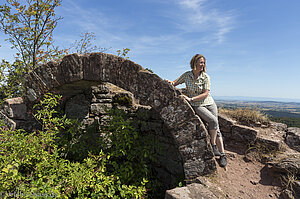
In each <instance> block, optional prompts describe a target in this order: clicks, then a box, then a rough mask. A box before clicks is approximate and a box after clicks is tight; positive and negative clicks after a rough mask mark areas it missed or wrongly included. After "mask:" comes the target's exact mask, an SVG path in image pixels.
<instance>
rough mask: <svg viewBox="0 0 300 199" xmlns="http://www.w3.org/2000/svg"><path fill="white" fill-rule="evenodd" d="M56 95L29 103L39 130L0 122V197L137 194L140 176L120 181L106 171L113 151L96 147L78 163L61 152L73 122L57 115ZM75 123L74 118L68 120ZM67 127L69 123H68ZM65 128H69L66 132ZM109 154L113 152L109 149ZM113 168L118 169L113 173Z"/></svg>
mask: <svg viewBox="0 0 300 199" xmlns="http://www.w3.org/2000/svg"><path fill="white" fill-rule="evenodd" d="M59 99H60V96H54V95H51V94H47V95H45V99H44V100H42V101H40V103H39V105H37V106H36V107H35V108H36V109H38V110H37V113H36V114H35V117H36V118H37V119H39V120H40V121H41V124H42V126H43V128H42V130H38V131H35V132H31V133H27V132H24V131H23V130H14V131H12V130H10V129H8V128H6V127H5V126H4V125H1V127H0V131H1V134H0V136H1V137H0V139H1V143H0V193H1V197H3V198H18V197H19V198H40V197H43V198H47V197H55V198H143V197H145V196H146V188H145V187H146V183H147V180H146V179H145V178H139V180H140V181H139V183H138V182H137V181H135V182H136V183H135V184H132V185H131V184H125V183H123V182H122V180H121V177H118V176H117V175H113V174H110V173H114V172H108V168H107V165H113V164H114V163H113V162H114V161H112V162H111V158H114V157H113V156H111V155H109V154H105V153H104V152H102V151H100V152H99V153H98V154H96V155H89V157H87V158H85V159H84V160H83V161H82V162H71V161H69V160H67V159H64V158H62V157H61V148H59V147H58V144H57V143H58V142H57V140H59V139H60V138H59V137H58V136H57V135H58V134H59V132H61V131H62V130H64V131H66V132H68V130H69V129H66V126H72V125H73V121H71V120H69V119H67V118H66V117H64V116H63V117H57V116H56V115H57V114H58V113H57V111H56V110H55V109H54V107H56V106H57V105H58V104H59ZM74 125H75V126H76V123H74ZM70 129H72V128H70ZM69 133H70V132H69ZM113 155H115V154H113ZM116 173H118V172H116Z"/></svg>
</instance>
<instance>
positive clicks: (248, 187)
mask: <svg viewBox="0 0 300 199" xmlns="http://www.w3.org/2000/svg"><path fill="white" fill-rule="evenodd" d="M226 153H227V161H228V165H227V167H226V170H225V169H224V168H221V167H219V166H217V173H218V174H217V175H216V177H215V180H216V181H217V184H218V186H219V187H220V188H221V189H222V191H223V193H224V195H225V197H226V198H231V199H264V198H268V199H270V198H279V195H280V190H281V188H280V182H279V181H278V180H279V179H274V178H273V177H271V176H270V175H268V173H267V169H266V168H265V166H264V165H263V164H262V163H260V162H258V161H256V160H255V159H252V160H250V159H249V158H245V155H242V154H238V153H236V152H232V151H226Z"/></svg>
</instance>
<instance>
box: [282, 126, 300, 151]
mask: <svg viewBox="0 0 300 199" xmlns="http://www.w3.org/2000/svg"><path fill="white" fill-rule="evenodd" d="M285 142H286V143H287V145H289V147H290V148H292V149H294V150H296V151H298V152H300V128H296V127H290V128H288V129H287V133H286V136H285Z"/></svg>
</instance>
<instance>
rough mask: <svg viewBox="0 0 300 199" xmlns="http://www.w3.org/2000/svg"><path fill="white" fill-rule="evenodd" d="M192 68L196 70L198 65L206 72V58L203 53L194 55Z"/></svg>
mask: <svg viewBox="0 0 300 199" xmlns="http://www.w3.org/2000/svg"><path fill="white" fill-rule="evenodd" d="M190 64H191V69H192V70H196V68H197V66H199V67H200V69H201V70H202V71H204V72H206V59H205V57H204V56H203V55H201V54H196V55H194V56H193V58H192V59H191V62H190Z"/></svg>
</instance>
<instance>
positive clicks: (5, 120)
mask: <svg viewBox="0 0 300 199" xmlns="http://www.w3.org/2000/svg"><path fill="white" fill-rule="evenodd" d="M0 120H1V122H3V123H4V124H5V125H6V126H7V127H8V128H10V129H15V128H16V126H17V125H16V122H14V121H13V120H11V119H9V118H8V117H7V116H6V115H5V114H4V113H3V112H2V111H0Z"/></svg>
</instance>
